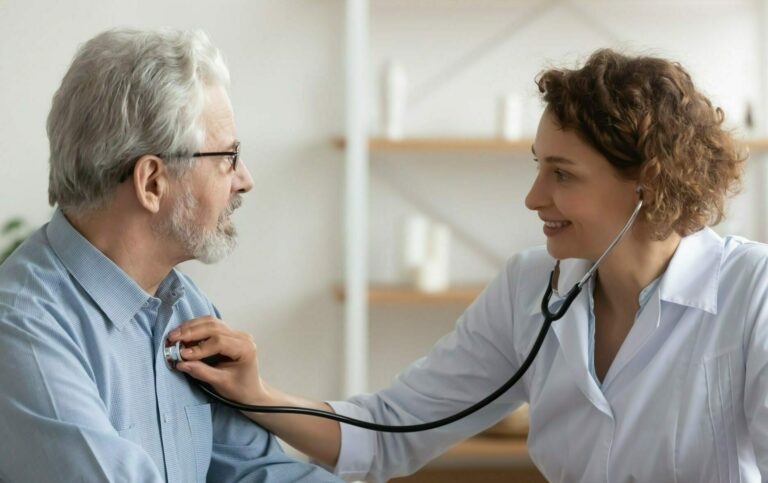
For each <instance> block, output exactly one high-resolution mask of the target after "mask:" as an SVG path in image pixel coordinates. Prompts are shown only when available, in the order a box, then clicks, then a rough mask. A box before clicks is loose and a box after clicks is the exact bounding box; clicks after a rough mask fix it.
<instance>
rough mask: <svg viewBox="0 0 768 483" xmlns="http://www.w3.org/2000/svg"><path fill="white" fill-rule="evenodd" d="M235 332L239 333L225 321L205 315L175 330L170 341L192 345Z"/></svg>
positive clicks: (171, 333)
mask: <svg viewBox="0 0 768 483" xmlns="http://www.w3.org/2000/svg"><path fill="white" fill-rule="evenodd" d="M234 332H238V331H236V330H234V329H232V328H231V327H230V326H228V325H227V324H226V323H225V322H224V321H223V320H219V319H217V318H216V317H213V316H211V315H205V316H203V317H198V318H196V319H190V320H188V321H186V322H184V323H183V324H181V325H180V326H178V327H176V328H175V329H173V330H172V331H171V332H170V333H169V334H168V340H170V341H171V342H176V341H181V342H184V343H190V342H196V341H199V340H204V339H208V338H210V337H212V336H214V335H222V334H231V333H234Z"/></svg>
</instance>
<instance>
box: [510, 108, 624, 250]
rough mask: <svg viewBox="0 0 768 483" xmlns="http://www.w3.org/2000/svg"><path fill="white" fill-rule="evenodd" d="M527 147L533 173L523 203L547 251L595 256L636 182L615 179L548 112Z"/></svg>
mask: <svg viewBox="0 0 768 483" xmlns="http://www.w3.org/2000/svg"><path fill="white" fill-rule="evenodd" d="M533 151H534V159H535V161H536V162H537V163H538V173H537V175H536V180H535V181H534V182H533V186H531V190H530V192H529V193H528V196H527V197H526V198H525V205H526V206H527V207H528V209H531V210H535V211H536V212H538V214H539V218H541V220H542V221H543V222H544V224H543V230H544V234H545V235H546V237H547V251H548V252H549V254H550V255H551V256H553V257H554V258H557V259H565V258H584V259H588V260H593V261H594V260H597V258H598V257H599V256H600V255H601V254H602V253H603V251H604V250H605V249H606V248H608V245H609V244H610V243H611V241H612V240H613V239H614V238H615V237H616V235H618V234H619V231H621V229H622V227H623V226H624V224H625V223H626V222H627V220H628V219H629V217H630V215H631V214H632V211H633V209H634V207H635V204H636V203H637V200H638V195H637V192H636V191H635V189H636V187H637V181H633V180H627V179H624V178H622V177H620V175H619V173H618V171H617V170H616V169H615V168H614V167H613V166H612V165H611V164H610V163H609V162H608V160H607V159H606V158H605V157H604V156H603V155H601V154H600V153H599V152H598V151H597V150H596V149H594V148H593V147H592V146H590V145H589V144H587V143H586V142H585V141H583V140H582V139H581V138H580V137H579V136H578V135H577V134H576V133H575V132H574V131H570V130H566V131H564V130H562V129H561V128H560V127H559V126H558V125H557V122H556V118H555V116H554V115H553V114H551V113H550V112H549V111H546V112H545V113H544V115H543V116H542V117H541V121H540V123H539V128H538V131H537V132H536V139H535V140H534V144H533Z"/></svg>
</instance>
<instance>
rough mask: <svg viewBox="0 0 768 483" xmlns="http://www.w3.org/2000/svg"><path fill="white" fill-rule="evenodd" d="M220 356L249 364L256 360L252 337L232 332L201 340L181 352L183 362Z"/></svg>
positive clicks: (254, 344) (243, 333)
mask: <svg viewBox="0 0 768 483" xmlns="http://www.w3.org/2000/svg"><path fill="white" fill-rule="evenodd" d="M217 354H221V355H223V356H227V357H228V358H230V359H232V360H233V361H238V362H250V361H252V360H254V359H256V343H255V342H254V341H253V337H251V335H250V334H248V333H245V332H237V331H233V332H232V333H230V334H217V335H213V336H211V337H209V338H207V339H203V340H201V341H199V342H198V343H197V345H193V346H190V347H185V348H183V349H182V350H181V356H182V357H183V358H184V359H185V360H190V361H193V360H200V359H204V358H206V357H210V356H213V355H217Z"/></svg>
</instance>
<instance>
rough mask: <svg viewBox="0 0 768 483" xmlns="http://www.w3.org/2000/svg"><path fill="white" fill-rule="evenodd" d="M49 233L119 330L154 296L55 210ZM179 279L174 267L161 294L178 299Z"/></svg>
mask: <svg viewBox="0 0 768 483" xmlns="http://www.w3.org/2000/svg"><path fill="white" fill-rule="evenodd" d="M46 235H47V236H48V240H49V241H50V244H51V247H52V248H53V250H54V252H56V255H57V256H58V257H59V259H60V260H61V261H62V263H63V264H64V266H65V267H66V269H67V271H68V272H69V273H70V274H71V275H72V277H73V278H74V279H75V280H77V282H78V283H79V284H80V285H81V286H82V287H83V289H84V290H85V291H86V292H87V293H88V295H89V296H90V297H91V298H92V299H93V301H94V302H95V303H96V305H98V306H99V308H100V309H101V310H102V311H103V312H104V314H105V315H106V316H107V318H108V319H109V320H110V321H112V323H113V324H114V325H115V327H116V328H117V329H118V330H122V328H123V327H124V326H125V324H126V323H127V322H129V321H130V320H132V319H133V317H134V316H135V315H136V313H137V312H138V311H139V310H140V309H141V308H142V307H144V306H145V303H147V301H148V300H149V299H151V298H152V296H150V295H149V294H148V293H147V292H146V291H145V290H144V289H142V288H141V287H140V286H139V285H138V284H137V283H136V282H135V281H134V280H133V279H132V278H130V277H129V276H128V274H126V273H125V272H124V271H123V270H122V269H121V268H120V267H119V266H117V265H116V264H115V263H114V262H113V261H112V260H110V259H109V258H107V256H106V255H104V254H103V253H102V252H101V251H99V249H97V248H96V247H95V246H93V245H92V244H91V243H90V242H89V241H88V240H87V239H86V238H85V237H83V236H82V235H81V234H80V233H79V232H78V231H77V230H76V229H75V228H74V227H73V226H72V224H70V223H69V220H67V218H66V217H65V216H64V214H63V213H62V212H61V210H56V212H55V213H54V215H53V218H52V219H51V221H50V223H48V226H47V228H46ZM180 283H181V282H180V280H179V277H178V275H177V274H176V273H175V270H171V273H170V274H169V275H168V276H167V277H166V278H165V280H163V282H162V283H161V284H160V289H159V290H158V296H159V297H161V298H163V295H164V294H165V293H166V292H167V293H168V294H172V299H173V301H174V302H175V300H177V299H178V298H179V296H180V295H183V290H176V288H177V287H178V286H179V285H180Z"/></svg>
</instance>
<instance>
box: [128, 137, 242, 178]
mask: <svg viewBox="0 0 768 483" xmlns="http://www.w3.org/2000/svg"><path fill="white" fill-rule="evenodd" d="M155 156H157V157H158V158H164V157H165V158H184V157H186V156H184V155H174V156H167V155H163V154H156V155H155ZM214 156H229V157H230V158H231V162H232V171H236V170H237V161H238V159H240V141H237V142H236V143H235V150H234V151H205V152H198V153H192V154H191V155H190V156H189V157H191V158H208V157H214ZM133 168H134V166H131V168H130V170H128V171H127V172H126V173H125V174H124V175H123V176H121V177H120V182H121V183H122V182H123V181H125V180H126V179H128V178H130V177H131V174H133Z"/></svg>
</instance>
